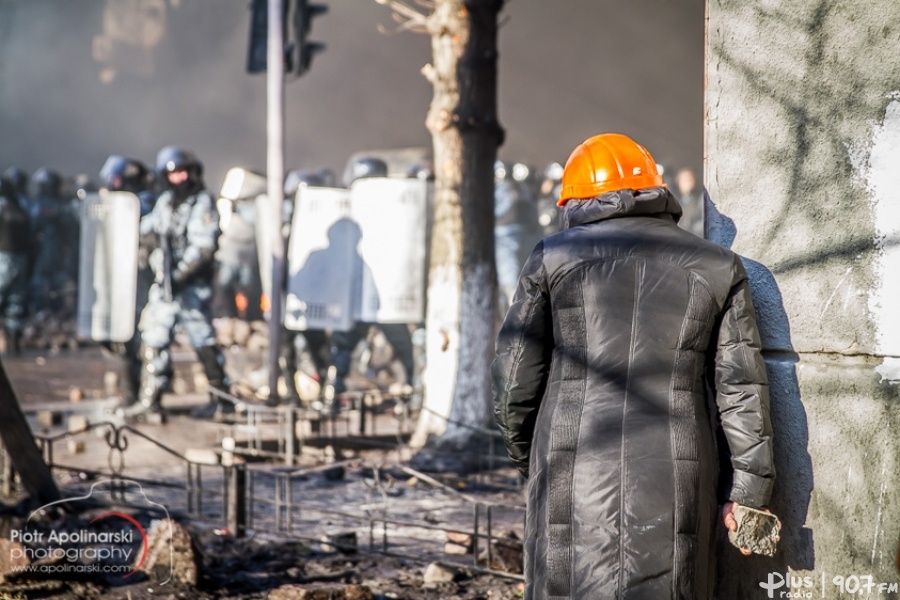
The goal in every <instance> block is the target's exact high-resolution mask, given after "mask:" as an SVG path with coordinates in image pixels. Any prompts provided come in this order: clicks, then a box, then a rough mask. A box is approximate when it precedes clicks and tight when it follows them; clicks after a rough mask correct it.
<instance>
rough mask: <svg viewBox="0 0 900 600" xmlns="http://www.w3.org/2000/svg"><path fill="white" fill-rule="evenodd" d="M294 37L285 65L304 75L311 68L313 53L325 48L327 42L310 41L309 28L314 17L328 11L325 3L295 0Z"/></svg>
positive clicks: (291, 70)
mask: <svg viewBox="0 0 900 600" xmlns="http://www.w3.org/2000/svg"><path fill="white" fill-rule="evenodd" d="M292 4H293V15H292V16H293V27H292V28H291V29H292V32H291V33H292V35H293V39H292V40H290V44H289V46H288V57H289V60H288V62H287V63H286V65H285V68H286V70H287V71H290V72H292V73H295V74H296V75H303V74H304V73H306V72H307V71H308V70H309V65H310V63H311V62H312V58H313V55H315V54H317V53H319V52H322V51H323V50H325V44H320V43H318V42H310V41H309V39H308V36H309V30H310V28H311V27H312V20H313V18H314V17H317V16H319V15H323V14H325V13H327V12H328V6H327V5H325V4H312V3H310V2H309V0H293V2H292Z"/></svg>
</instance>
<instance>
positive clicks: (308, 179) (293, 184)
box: [284, 169, 337, 198]
mask: <svg viewBox="0 0 900 600" xmlns="http://www.w3.org/2000/svg"><path fill="white" fill-rule="evenodd" d="M336 179H337V178H336V177H335V175H334V171H332V170H331V169H318V170H316V171H309V170H303V169H295V170H293V171H290V172H289V173H288V174H287V176H286V177H285V178H284V195H285V197H286V198H292V197H293V196H294V195H296V193H297V190H298V189H299V188H300V186H301V185H306V186H309V187H334V186H335V184H336Z"/></svg>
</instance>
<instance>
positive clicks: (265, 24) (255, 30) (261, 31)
mask: <svg viewBox="0 0 900 600" xmlns="http://www.w3.org/2000/svg"><path fill="white" fill-rule="evenodd" d="M283 13H284V14H283V15H282V18H281V28H282V34H283V35H284V34H286V33H287V31H286V30H287V27H286V25H287V13H288V3H287V1H286V2H285V3H284V10H283ZM268 38H269V3H268V0H252V1H251V3H250V46H249V48H248V51H247V72H248V73H265V72H266V63H267V62H268V44H269V39H268ZM287 58H288V55H287V52H285V59H287Z"/></svg>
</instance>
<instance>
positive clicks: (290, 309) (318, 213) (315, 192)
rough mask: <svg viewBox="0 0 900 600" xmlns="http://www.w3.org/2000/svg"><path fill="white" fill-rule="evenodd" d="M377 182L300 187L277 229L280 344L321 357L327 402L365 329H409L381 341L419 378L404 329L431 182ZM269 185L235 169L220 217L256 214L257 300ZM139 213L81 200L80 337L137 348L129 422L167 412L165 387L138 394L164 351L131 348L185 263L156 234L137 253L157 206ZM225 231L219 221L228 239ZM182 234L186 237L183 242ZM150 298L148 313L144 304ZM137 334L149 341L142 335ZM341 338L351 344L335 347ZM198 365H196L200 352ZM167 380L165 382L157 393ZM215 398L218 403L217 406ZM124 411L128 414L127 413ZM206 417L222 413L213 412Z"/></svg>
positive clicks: (419, 276)
mask: <svg viewBox="0 0 900 600" xmlns="http://www.w3.org/2000/svg"><path fill="white" fill-rule="evenodd" d="M192 160H193V159H192ZM382 175H383V176H380V177H375V176H372V177H366V178H364V179H362V178H360V180H358V181H352V182H350V187H349V188H338V187H324V186H320V185H319V186H317V185H311V184H313V183H317V182H316V181H313V180H312V179H310V178H309V177H306V178H305V179H304V178H301V181H300V182H299V184H298V185H297V186H296V190H295V191H294V192H293V194H292V195H289V196H286V202H285V207H284V209H285V212H286V214H287V216H288V219H286V223H288V224H289V226H288V227H285V230H284V231H283V232H277V235H282V236H283V237H284V242H285V244H286V249H287V261H286V265H287V273H286V278H285V281H286V285H285V289H284V290H282V293H283V294H285V298H286V303H285V306H286V310H285V314H284V328H285V329H284V330H285V331H286V332H288V334H289V335H287V336H285V337H286V339H287V340H286V341H287V342H288V343H289V344H290V346H291V347H294V348H295V347H296V345H295V344H294V343H293V342H294V341H295V338H296V335H298V334H299V335H302V336H303V337H304V338H305V341H306V344H305V346H306V349H307V350H308V351H310V352H311V353H314V354H315V355H316V357H317V359H318V360H317V371H318V372H317V373H316V374H315V375H314V376H315V377H316V378H317V379H319V382H320V384H322V388H323V389H324V388H325V384H326V379H327V385H328V386H329V387H330V389H331V394H330V395H329V399H333V398H335V396H336V394H340V393H341V392H343V391H345V390H346V384H345V379H346V376H347V371H348V370H349V364H348V363H349V353H351V352H352V351H353V349H354V348H353V347H348V344H352V346H355V345H356V344H357V343H358V342H359V341H360V340H361V339H363V338H364V337H365V335H366V334H367V331H368V326H373V325H374V326H377V327H379V328H381V329H382V330H384V331H386V332H387V331H391V330H394V331H399V330H402V331H403V332H404V335H401V336H400V337H401V338H404V339H405V340H406V343H405V344H404V343H403V341H400V342H396V341H395V340H396V336H394V337H391V336H388V337H389V339H391V341H393V342H395V343H394V345H395V352H396V354H398V355H399V356H398V358H399V359H400V361H401V362H402V364H403V367H404V371H405V373H404V376H405V378H406V379H405V380H406V382H407V383H408V384H412V383H413V379H414V377H415V374H414V372H413V371H414V370H415V365H414V364H413V361H412V343H411V330H410V327H411V326H412V327H415V326H417V325H418V324H421V322H422V321H423V320H424V298H425V275H426V264H427V263H426V252H425V249H426V230H427V220H428V214H429V211H428V209H427V206H428V204H429V202H428V198H429V195H430V194H429V189H430V186H431V184H430V183H429V182H428V181H426V180H425V179H418V178H396V177H393V178H392V177H387V173H386V172H385V173H383V174H382ZM265 187H266V186H265V178H264V177H263V176H262V175H260V174H257V173H253V172H250V171H248V170H245V169H240V168H236V169H232V170H230V171H229V172H228V174H227V175H226V178H225V182H224V184H223V186H222V190H221V193H220V194H219V197H218V202H217V204H218V207H217V210H216V212H217V213H219V212H221V213H224V214H227V215H231V214H237V212H238V211H239V210H240V211H241V212H243V214H245V215H246V214H247V209H248V208H250V211H249V212H250V213H251V214H252V213H255V218H253V219H252V221H253V226H254V229H255V231H254V235H255V238H256V247H257V248H258V251H259V252H258V259H259V264H258V273H259V276H260V279H261V280H262V288H263V293H264V296H265V297H271V296H270V294H271V290H270V289H269V288H270V286H271V284H270V282H269V279H270V277H269V276H267V275H268V274H270V270H271V264H272V263H271V256H269V255H268V253H267V252H266V249H267V248H270V247H271V245H270V242H269V240H271V239H272V238H273V236H274V235H276V232H273V231H271V229H272V222H273V220H272V219H270V218H268V217H267V215H268V214H269V212H270V211H271V210H272V207H271V205H270V203H269V202H268V199H267V197H266V195H265ZM164 197H165V196H161V198H164ZM140 205H141V202H140V199H139V198H138V197H137V194H135V193H134V191H124V190H119V191H110V190H108V189H101V190H99V191H98V192H92V193H88V194H86V195H85V197H84V199H83V201H82V203H81V208H82V210H81V219H82V237H81V250H80V255H81V268H80V270H79V295H78V311H77V327H78V335H79V336H81V337H84V338H86V339H91V340H94V341H97V342H101V343H109V342H113V343H116V344H123V345H126V346H127V345H130V346H132V348H133V349H132V352H131V353H132V354H134V350H135V348H134V347H135V346H136V347H137V348H140V350H139V353H140V362H141V363H142V364H143V367H142V371H143V372H142V374H141V376H140V377H138V381H139V385H138V386H137V389H136V390H135V391H134V392H133V394H132V396H136V397H137V399H135V398H134V397H132V398H131V399H130V401H129V402H126V403H125V404H127V405H136V408H135V409H134V411H133V413H131V414H133V415H134V416H138V417H140V416H145V414H146V413H151V414H152V413H157V414H158V413H161V412H163V411H162V407H161V406H160V403H159V400H160V398H159V396H160V392H161V389H160V386H157V388H156V389H154V395H153V397H152V398H149V399H147V398H143V397H142V394H144V393H145V387H146V386H147V385H148V383H147V381H148V379H150V378H148V376H147V372H148V370H149V371H151V372H154V373H156V376H157V378H158V377H159V375H160V373H164V372H166V371H167V370H168V371H171V366H170V365H169V364H166V363H162V362H161V363H160V364H159V366H158V367H157V368H156V369H155V370H154V369H152V368H148V367H151V366H152V361H153V360H155V359H157V358H158V356H154V351H155V352H156V355H159V354H161V353H162V352H164V351H165V350H166V348H165V347H164V346H160V347H159V348H157V349H154V347H153V345H148V343H147V340H146V339H144V340H143V341H142V342H140V343H137V344H136V343H135V339H136V338H138V337H141V335H142V334H141V332H142V331H143V330H145V329H146V328H149V327H152V326H153V324H152V323H151V320H150V318H149V313H154V314H161V311H159V310H156V311H150V310H149V308H148V306H150V305H152V304H154V303H156V304H160V305H165V303H167V302H169V303H172V302H173V301H177V300H178V294H179V292H178V291H177V290H175V289H173V288H172V276H173V271H174V270H175V269H177V266H176V265H178V264H181V262H183V261H181V259H179V258H178V257H174V256H172V255H171V252H172V251H171V248H170V246H172V245H173V242H174V243H175V244H178V243H179V242H176V241H175V240H174V239H173V238H172V237H171V236H166V235H159V232H156V233H157V235H156V240H155V243H153V242H151V245H152V247H151V248H147V249H144V250H143V251H142V246H144V244H145V240H144V239H143V238H142V237H141V236H140V235H139V233H138V232H139V231H144V230H147V229H148V228H147V227H146V226H145V225H146V221H147V220H148V219H152V218H153V216H154V215H155V214H156V213H157V212H159V210H158V209H159V203H158V202H157V205H156V206H155V207H154V209H153V210H152V211H151V212H149V213H147V214H146V215H144V216H141V214H140V213H141V211H140ZM177 210H178V209H177V208H176V211H177ZM170 211H171V209H170ZM210 218H211V217H210ZM229 226H230V224H229V223H226V224H225V230H226V231H227V229H228V227H229ZM188 229H190V227H188V226H186V227H185V228H184V232H183V233H184V235H185V237H186V236H187V230H188ZM145 233H146V232H145ZM176 237H177V236H176ZM181 245H182V246H186V245H189V244H184V243H181ZM142 254H144V255H147V254H149V259H148V260H147V262H148V263H150V264H151V265H154V264H155V265H156V268H155V269H151V270H155V275H154V278H153V279H154V281H153V283H152V286H151V289H150V290H149V291H148V290H146V289H141V290H139V285H138V279H139V277H138V276H137V274H138V273H140V272H141V271H142V268H143V266H142V265H140V264H139V263H140V261H139V257H140V256H141V255H142ZM154 290H156V291H155V292H154ZM148 297H149V299H150V302H149V304H147V305H145V306H143V307H142V306H141V305H142V304H143V303H146V302H147V298H148ZM176 303H177V302H176ZM172 310H173V311H174V310H175V309H174V308H173V309H172ZM143 337H144V338H146V337H147V336H146V334H145V333H144V334H143ZM343 339H347V340H348V342H345V343H343V344H342V343H341V341H340V340H343ZM169 341H171V340H169ZM194 346H195V350H201V351H202V350H203V349H204V346H203V345H202V343H200V344H194ZM317 346H318V347H317ZM285 354H286V355H287V356H285V359H284V360H282V363H281V367H282V370H283V375H284V376H285V384H286V387H287V390H288V394H287V396H288V397H287V398H285V401H286V402H296V401H297V399H298V396H299V394H297V389H296V387H295V383H296V379H295V377H296V364H297V362H298V361H297V356H296V354H294V355H293V356H290V355H289V352H288V351H287V350H286V351H285ZM198 357H199V358H200V359H201V362H202V363H203V362H204V360H203V357H202V356H200V352H199V351H198ZM148 363H150V364H148ZM204 367H206V364H204ZM151 381H152V380H151ZM165 383H167V380H165V381H164V383H163V384H161V385H165ZM219 383H220V385H217V386H213V387H215V388H217V389H218V391H223V390H227V381H224V380H223V381H220V382H219ZM223 384H224V385H223ZM151 387H152V385H151ZM218 396H220V395H217V398H216V402H217V403H219V404H221V402H219V398H218ZM211 403H212V401H211ZM219 408H221V406H219ZM329 408H334V407H333V406H332V407H329ZM124 414H125V415H126V416H129V414H130V413H129V412H127V408H126V412H125V413H124ZM209 416H221V415H217V414H216V413H215V412H212V413H211V414H210V415H209Z"/></svg>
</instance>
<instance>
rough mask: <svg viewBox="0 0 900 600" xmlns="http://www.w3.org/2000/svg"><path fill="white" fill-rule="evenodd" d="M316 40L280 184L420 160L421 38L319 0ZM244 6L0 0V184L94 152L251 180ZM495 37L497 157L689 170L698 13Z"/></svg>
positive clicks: (579, 16) (149, 0) (382, 12)
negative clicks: (586, 147)
mask: <svg viewBox="0 0 900 600" xmlns="http://www.w3.org/2000/svg"><path fill="white" fill-rule="evenodd" d="M319 1H321V2H324V3H326V4H328V6H329V12H328V13H327V14H325V15H323V16H321V17H318V18H317V19H316V20H315V21H314V24H313V27H312V35H311V38H312V39H314V40H316V41H321V42H324V43H325V44H327V49H326V50H325V52H323V53H321V54H319V55H317V56H316V57H315V59H314V61H313V65H312V68H311V70H310V72H309V73H307V74H306V75H304V76H303V77H302V78H300V79H296V80H294V81H289V82H288V83H287V85H286V138H285V139H286V156H285V167H286V169H287V170H290V169H294V168H312V167H321V166H325V167H330V168H332V169H334V170H335V171H336V172H337V173H338V174H340V173H341V172H342V171H343V168H344V164H345V162H346V160H347V159H348V157H349V156H350V155H351V154H353V153H354V152H357V151H360V150H365V149H382V148H398V147H405V146H423V147H430V145H431V140H430V136H429V134H428V132H427V130H426V129H425V125H424V121H425V116H426V113H427V111H428V106H429V103H430V101H431V94H432V90H431V86H430V84H429V83H428V82H427V81H426V80H425V78H424V77H423V76H422V75H421V73H420V70H421V68H422V67H423V66H424V65H425V64H427V63H429V62H430V60H431V56H430V54H431V47H430V40H429V39H428V37H427V36H426V35H424V34H414V33H408V32H397V33H387V34H386V33H382V32H380V31H379V25H381V26H382V28H387V29H392V28H394V27H395V24H394V22H393V21H392V19H391V15H390V11H389V10H388V9H386V8H385V7H383V6H381V5H378V4H376V3H375V1H374V0H330V1H327V0H319ZM248 6H249V0H0V170H2V169H5V168H6V167H8V166H11V165H16V166H20V167H23V168H25V169H26V170H27V171H29V172H33V171H34V170H35V169H37V168H38V167H41V166H47V167H50V168H54V169H56V170H58V171H60V172H61V173H62V174H64V175H73V174H76V173H87V174H89V175H91V176H93V177H96V175H97V172H98V171H99V169H100V167H101V166H102V165H103V162H104V160H105V159H106V157H107V156H108V155H110V154H125V155H129V156H132V157H134V158H138V159H140V160H143V161H145V162H147V163H148V164H150V165H151V166H152V165H153V163H154V162H155V156H156V152H157V150H159V148H161V147H162V146H165V145H169V144H175V145H180V146H184V147H187V148H190V149H192V150H194V151H195V152H196V153H197V155H198V156H199V157H200V159H201V160H202V161H203V162H204V164H205V165H206V174H207V183H208V184H209V186H210V188H212V189H218V187H219V186H220V185H221V182H222V179H223V177H224V174H225V172H226V171H227V169H228V168H230V167H232V166H243V167H248V168H252V169H256V170H260V171H264V170H265V163H266V160H265V152H266V130H265V128H266V114H265V110H266V82H265V75H264V74H258V75H251V74H248V73H247V72H246V70H245V65H246V59H247V45H248V37H249V35H248V34H249V23H250V12H249V10H248ZM501 21H502V25H501V29H500V34H499V46H500V47H499V51H500V58H499V86H500V89H499V101H500V107H499V117H500V121H501V123H502V125H503V126H504V127H505V129H506V133H507V135H506V142H505V143H504V145H503V146H502V147H501V148H500V150H499V155H500V157H501V158H504V159H507V160H512V161H525V162H527V163H530V164H532V165H534V166H536V167H539V168H543V167H544V166H545V165H546V164H547V163H549V162H551V161H560V162H562V161H564V160H565V159H566V157H567V156H568V153H569V152H570V151H571V150H572V148H574V147H575V145H577V144H578V143H580V142H581V141H582V140H584V139H585V138H587V137H589V136H591V135H594V134H596V133H600V132H603V131H618V132H622V133H626V134H628V135H631V136H632V137H634V138H635V139H636V140H637V141H639V142H641V143H642V144H644V145H645V146H647V147H648V149H649V150H650V151H651V153H652V154H653V155H654V156H655V158H656V159H657V160H658V161H660V162H662V163H663V164H665V165H666V166H667V167H668V168H671V169H674V168H678V167H682V166H689V167H692V168H694V169H695V170H697V171H699V169H700V167H701V164H702V162H701V161H702V123H703V43H704V39H703V32H704V3H703V2H702V1H700V0H630V1H629V2H614V1H613V0H597V1H592V2H586V1H580V2H553V3H550V2H538V1H535V0H508V1H507V3H506V5H505V8H504V10H503V12H502V13H501Z"/></svg>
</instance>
